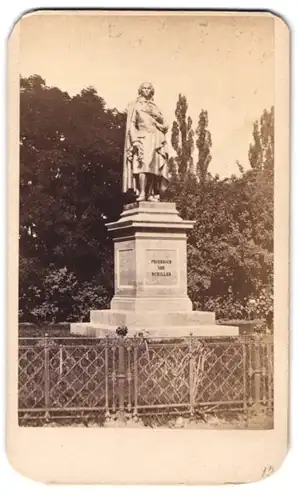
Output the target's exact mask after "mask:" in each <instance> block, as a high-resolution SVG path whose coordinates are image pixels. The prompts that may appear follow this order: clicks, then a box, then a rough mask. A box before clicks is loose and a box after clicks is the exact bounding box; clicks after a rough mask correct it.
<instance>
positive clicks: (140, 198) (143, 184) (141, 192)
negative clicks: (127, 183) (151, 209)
mask: <svg viewBox="0 0 299 500" xmlns="http://www.w3.org/2000/svg"><path fill="white" fill-rule="evenodd" d="M138 180H139V196H138V198H137V200H136V201H144V200H145V189H146V175H145V174H144V173H140V174H139V176H138Z"/></svg>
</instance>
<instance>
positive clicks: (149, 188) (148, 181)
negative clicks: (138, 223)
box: [146, 174, 155, 201]
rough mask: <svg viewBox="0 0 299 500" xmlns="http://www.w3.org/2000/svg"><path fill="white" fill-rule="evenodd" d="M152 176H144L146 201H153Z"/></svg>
mask: <svg viewBox="0 0 299 500" xmlns="http://www.w3.org/2000/svg"><path fill="white" fill-rule="evenodd" d="M154 177H155V176H154V175H153V174H146V199H147V200H148V201H153V196H154Z"/></svg>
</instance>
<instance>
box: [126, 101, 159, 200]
mask: <svg viewBox="0 0 299 500" xmlns="http://www.w3.org/2000/svg"><path fill="white" fill-rule="evenodd" d="M151 112H153V113H154V114H156V115H158V116H159V118H160V119H159V121H157V120H156V119H155V118H154V117H152V116H151ZM165 127H166V124H165V122H164V120H163V118H162V115H161V113H160V111H159V110H158V108H157V106H156V104H155V103H154V102H153V101H152V100H151V101H149V102H147V101H146V100H145V99H144V98H142V97H140V98H138V99H137V100H136V101H135V102H133V103H130V104H129V106H128V112H127V122H126V135H125V146H124V166H123V192H125V193H126V192H127V191H128V190H129V189H133V190H134V191H135V190H136V185H135V180H136V176H138V175H139V174H140V173H150V174H154V175H156V176H159V177H160V178H161V180H162V184H163V185H166V184H167V183H168V165H167V160H168V150H167V143H166V137H165ZM136 141H137V143H138V145H139V152H140V153H141V155H139V157H138V155H137V153H136V150H135V151H134V149H133V143H134V142H136Z"/></svg>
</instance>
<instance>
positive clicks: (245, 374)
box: [242, 339, 249, 425]
mask: <svg viewBox="0 0 299 500" xmlns="http://www.w3.org/2000/svg"><path fill="white" fill-rule="evenodd" d="M242 349H243V411H244V419H245V423H246V425H247V424H248V401H247V397H248V396H247V376H248V371H249V369H248V363H247V345H246V341H245V340H244V339H243V342H242Z"/></svg>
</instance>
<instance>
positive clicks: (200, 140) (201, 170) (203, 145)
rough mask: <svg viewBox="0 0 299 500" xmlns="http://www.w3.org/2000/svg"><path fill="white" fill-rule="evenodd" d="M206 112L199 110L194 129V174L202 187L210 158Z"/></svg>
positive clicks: (209, 135) (210, 144)
mask: <svg viewBox="0 0 299 500" xmlns="http://www.w3.org/2000/svg"><path fill="white" fill-rule="evenodd" d="M208 124H209V122H208V112H207V111H205V110H203V109H202V110H201V112H200V115H199V119H198V125H197V128H196V136H197V139H196V147H197V149H198V160H197V164H196V174H197V177H198V179H199V181H200V183H201V184H202V185H204V183H205V182H206V178H207V174H208V168H209V164H210V162H211V159H212V156H211V153H210V149H211V147H212V139H211V133H210V132H209V130H208Z"/></svg>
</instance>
